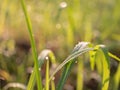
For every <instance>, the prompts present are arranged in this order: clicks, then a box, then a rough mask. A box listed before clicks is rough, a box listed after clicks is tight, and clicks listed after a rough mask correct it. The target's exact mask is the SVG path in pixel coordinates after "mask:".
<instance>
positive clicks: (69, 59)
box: [50, 42, 93, 90]
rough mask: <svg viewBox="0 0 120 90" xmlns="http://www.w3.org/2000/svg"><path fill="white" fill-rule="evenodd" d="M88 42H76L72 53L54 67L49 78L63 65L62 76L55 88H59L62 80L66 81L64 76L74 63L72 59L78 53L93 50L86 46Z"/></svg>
mask: <svg viewBox="0 0 120 90" xmlns="http://www.w3.org/2000/svg"><path fill="white" fill-rule="evenodd" d="M88 44H89V43H88V42H80V43H78V44H77V45H76V46H75V48H74V49H73V51H72V53H71V54H70V55H69V56H68V57H67V58H66V59H65V60H64V61H63V62H62V63H61V64H60V65H59V66H58V67H57V68H56V70H55V71H54V72H53V74H52V75H51V77H50V80H51V79H52V78H53V77H54V75H55V74H56V73H57V72H58V71H59V70H60V69H61V68H62V67H63V66H65V69H64V71H63V74H62V77H61V79H60V82H59V83H58V87H57V89H59V90H61V89H62V87H63V85H64V82H65V81H66V78H67V76H68V74H69V71H70V69H71V67H72V65H73V63H74V61H75V60H74V61H73V59H75V58H76V57H78V56H79V55H81V54H83V53H85V52H88V51H90V50H93V48H89V47H88Z"/></svg>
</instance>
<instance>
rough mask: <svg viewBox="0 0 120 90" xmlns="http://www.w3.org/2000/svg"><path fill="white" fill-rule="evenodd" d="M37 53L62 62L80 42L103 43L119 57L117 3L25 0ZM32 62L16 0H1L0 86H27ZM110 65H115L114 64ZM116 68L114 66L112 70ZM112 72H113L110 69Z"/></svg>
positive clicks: (106, 0) (119, 14)
mask: <svg viewBox="0 0 120 90" xmlns="http://www.w3.org/2000/svg"><path fill="white" fill-rule="evenodd" d="M25 2H26V6H27V10H28V13H29V15H30V18H31V22H32V26H33V32H34V37H35V41H36V45H37V46H36V47H37V52H38V54H39V53H40V52H41V51H42V50H43V49H46V48H47V49H51V50H52V51H53V52H54V54H55V56H56V57H57V62H61V61H62V60H64V58H66V57H67V55H68V54H69V53H70V51H71V50H72V48H73V46H74V45H75V44H76V43H78V42H79V41H83V40H84V41H90V42H92V43H94V44H105V45H106V46H107V47H108V48H109V50H110V52H112V53H114V54H115V55H117V56H118V57H120V48H119V46H120V25H119V24H120V12H119V8H120V0H92V1H89V0H25ZM32 66H33V60H32V56H31V49H30V41H29V35H28V32H27V25H26V22H25V18H24V14H23V11H22V7H21V4H20V1H19V0H0V80H1V81H0V83H1V87H3V86H5V85H6V84H7V83H8V82H21V83H24V84H27V80H28V77H29V74H30V72H31V68H32ZM113 66H116V62H115V64H114V65H113ZM115 68H116V67H115ZM113 71H114V70H113Z"/></svg>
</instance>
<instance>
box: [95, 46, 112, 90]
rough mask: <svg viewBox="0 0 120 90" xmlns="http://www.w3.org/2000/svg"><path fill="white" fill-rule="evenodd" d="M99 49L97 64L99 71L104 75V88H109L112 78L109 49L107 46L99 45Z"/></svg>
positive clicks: (103, 89) (104, 89) (105, 89)
mask: <svg viewBox="0 0 120 90" xmlns="http://www.w3.org/2000/svg"><path fill="white" fill-rule="evenodd" d="M97 46H98V47H99V49H98V50H97V52H96V65H97V69H98V72H99V73H100V75H101V77H102V90H108V87H109V78H110V66H109V65H110V63H109V56H108V51H107V49H106V48H105V47H103V46H100V45H97Z"/></svg>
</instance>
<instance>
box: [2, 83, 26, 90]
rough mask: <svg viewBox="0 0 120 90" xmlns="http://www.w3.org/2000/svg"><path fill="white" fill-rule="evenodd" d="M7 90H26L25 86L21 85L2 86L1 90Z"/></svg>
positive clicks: (9, 84)
mask: <svg viewBox="0 0 120 90" xmlns="http://www.w3.org/2000/svg"><path fill="white" fill-rule="evenodd" d="M9 88H19V89H22V90H26V86H25V85H24V84H21V83H8V84H7V85H5V86H4V88H3V90H9Z"/></svg>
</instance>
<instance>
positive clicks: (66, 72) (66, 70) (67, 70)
mask: <svg viewBox="0 0 120 90" xmlns="http://www.w3.org/2000/svg"><path fill="white" fill-rule="evenodd" d="M74 63H75V60H74V61H70V62H69V63H67V64H66V65H65V68H64V71H63V72H62V76H61V78H60V81H59V82H58V85H57V88H56V90H63V86H64V84H65V81H66V80H67V77H68V75H69V74H70V71H71V68H72V66H73V65H74Z"/></svg>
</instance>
